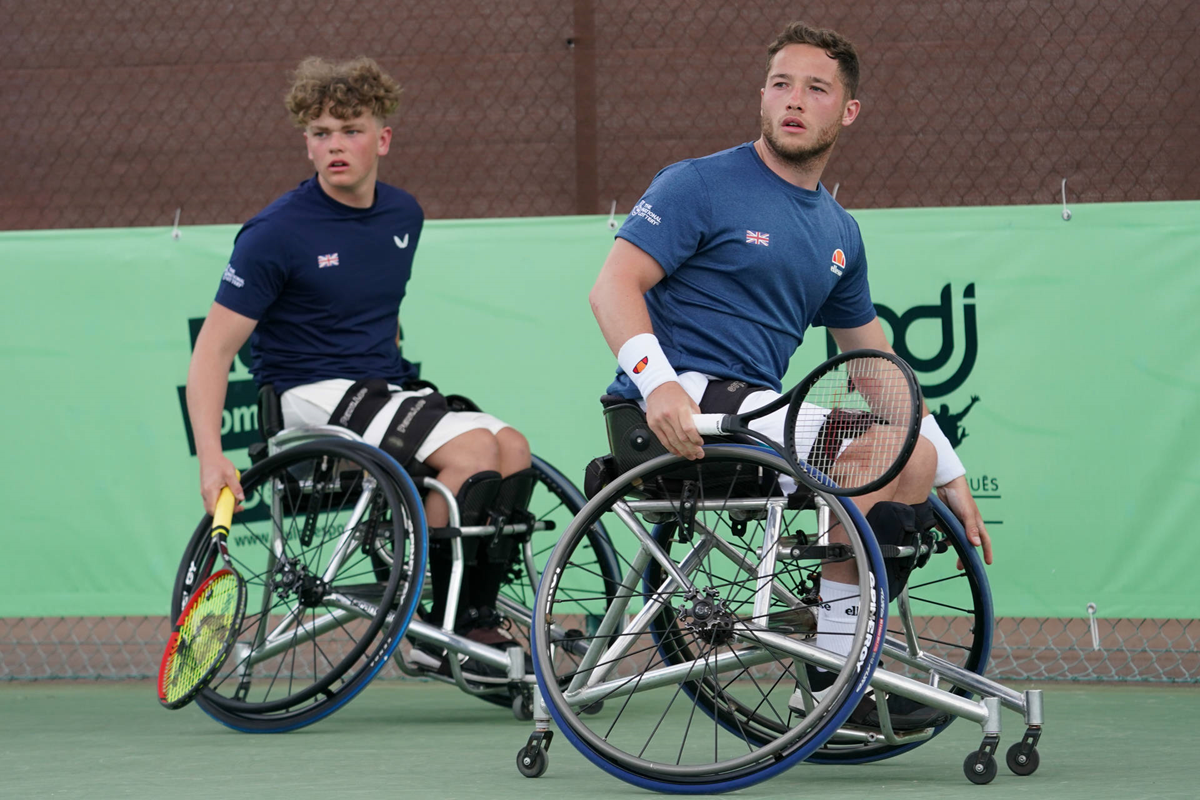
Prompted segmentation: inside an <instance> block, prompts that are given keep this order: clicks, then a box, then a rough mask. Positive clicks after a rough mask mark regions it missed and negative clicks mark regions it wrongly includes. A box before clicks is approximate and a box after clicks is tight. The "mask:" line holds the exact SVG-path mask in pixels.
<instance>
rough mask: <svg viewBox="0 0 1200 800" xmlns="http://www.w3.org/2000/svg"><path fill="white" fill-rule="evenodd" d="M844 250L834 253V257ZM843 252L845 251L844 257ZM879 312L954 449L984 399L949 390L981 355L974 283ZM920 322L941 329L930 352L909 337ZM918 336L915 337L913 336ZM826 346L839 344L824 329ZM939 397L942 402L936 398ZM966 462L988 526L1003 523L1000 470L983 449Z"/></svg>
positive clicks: (831, 350)
mask: <svg viewBox="0 0 1200 800" xmlns="http://www.w3.org/2000/svg"><path fill="white" fill-rule="evenodd" d="M839 253H841V251H840V250H838V251H836V252H835V253H834V261H835V262H836V260H837V255H838V254H839ZM844 258H845V256H844V255H843V260H844ZM956 299H957V301H958V305H959V306H961V323H960V324H959V326H956V325H955V318H954V317H955V315H954V311H955V304H956V303H955V300H956ZM875 312H876V313H877V314H878V315H879V319H880V321H881V322H882V323H883V326H884V328H885V331H887V332H890V334H891V337H890V338H891V342H892V349H893V350H895V351H896V355H898V356H900V357H901V358H903V359H904V360H905V361H907V362H908V364H909V366H911V367H912V368H913V372H915V373H916V375H917V380H918V381H920V383H921V391H922V393H923V394H924V395H925V404H926V405H927V406H929V411H930V413H932V414H933V416H934V418H935V419H937V422H938V427H939V428H941V429H942V433H944V434H946V438H947V439H949V440H950V444H952V445H953V446H954V448H955V450H958V449H959V448H960V447H961V446H962V445H963V444H964V442H966V440H967V439H968V437H969V436H970V430H969V426H968V424H967V422H966V419H967V415H968V414H970V413H971V411H972V410H973V409H974V408H975V407H976V405H977V404H979V403H981V402H982V400H981V398H980V396H979V395H977V394H974V393H972V394H970V395H969V399H968V400H967V401H965V402H964V401H962V400H957V401H956V400H954V399H953V398H951V397H950V395H952V394H954V393H955V392H958V391H959V390H960V389H968V390H969V387H968V386H967V383H968V381H969V380H970V377H971V373H972V372H973V371H974V369H975V360H976V357H977V356H978V355H979V330H978V327H977V324H976V317H975V284H974V283H969V284H967V285H966V287H965V288H964V289H963V290H962V292H961V294H959V296H958V298H955V292H954V290H953V287H952V286H951V284H949V283H947V284H946V285H945V286H943V287H942V288H941V291H940V292H939V293H938V299H937V302H936V303H933V304H929V305H915V306H912V307H910V308H907V309H904V310H903V311H899V312H898V311H894V310H893V309H892V308H891V307H889V306H886V305H884V304H882V303H876V304H875ZM917 323H922V324H923V327H927V326H928V325H929V324H930V323H932V324H933V325H934V326H935V329H936V330H937V331H939V332H940V336H939V337H937V339H936V340H935V341H937V342H939V343H938V344H936V346H935V348H933V352H932V354H931V355H924V354H923V353H924V352H928V351H923V353H922V354H919V353H917V352H915V351H914V348H913V347H912V345H911V343H910V341H909V339H910V334H911V331H912V328H913V326H914V325H915V324H917ZM913 338H915V337H913ZM825 341H826V350H827V352H828V354H829V356H830V357H832V356H833V355H834V354H836V353H837V344H836V343H834V341H833V336H831V335H829V334H828V333H826V336H825ZM934 400H940V402H936V403H935V402H933V401H934ZM960 456H961V458H962V459H963V463H964V464H965V465H966V467H967V483H968V484H969V485H970V487H971V494H972V495H973V496H974V497H975V500H976V502H977V503H978V504H979V508H980V511H981V512H982V513H983V517H984V523H985V524H987V525H1001V524H1003V519H1002V514H1001V513H1000V510H999V506H998V504H997V503H996V502H995V501H999V500H1000V499H1001V489H1002V484H1003V481H1002V480H1001V478H1000V477H999V476H997V475H995V474H994V473H992V472H989V471H988V470H987V465H986V463H985V459H986V454H985V453H969V452H964V453H961V454H960Z"/></svg>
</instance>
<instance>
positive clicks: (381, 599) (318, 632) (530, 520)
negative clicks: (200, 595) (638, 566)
mask: <svg viewBox="0 0 1200 800" xmlns="http://www.w3.org/2000/svg"><path fill="white" fill-rule="evenodd" d="M259 409H260V412H259V413H260V416H259V419H260V428H261V430H262V433H263V437H264V440H265V443H264V444H263V445H258V446H256V447H255V448H253V449H252V456H251V460H252V461H253V462H254V463H253V465H252V466H251V467H250V468H249V469H248V470H246V472H245V473H244V474H243V476H242V485H243V488H244V489H245V492H246V498H247V500H246V503H245V506H246V508H245V510H244V511H242V512H239V513H238V514H237V515H235V517H234V521H233V530H232V531H231V533H230V536H229V542H228V543H229V548H230V552H231V555H232V557H233V558H234V561H235V563H236V564H238V567H239V571H241V572H242V574H243V577H244V578H245V579H246V582H247V587H248V590H249V600H248V604H247V605H248V607H247V612H246V618H245V621H244V622H243V626H242V631H241V634H240V635H239V639H238V641H237V643H236V644H235V645H234V648H233V651H232V653H231V655H230V657H229V658H228V660H227V662H226V664H225V665H223V666H222V669H221V671H220V672H219V673H218V675H217V676H216V677H215V678H214V679H213V680H212V681H211V682H210V683H209V685H208V686H207V687H205V688H204V689H203V690H202V691H201V693H200V694H199V695H198V697H197V698H196V702H197V704H198V705H199V706H200V707H201V708H202V709H203V710H204V711H205V712H206V713H207V714H209V715H210V716H212V717H213V718H214V719H216V720H218V721H219V722H221V723H223V724H225V725H228V726H229V727H232V728H235V729H237V730H242V731H247V732H283V731H288V730H293V729H296V728H299V727H303V726H305V725H309V724H311V723H313V722H316V721H318V720H320V719H322V718H324V717H326V716H328V715H329V714H331V713H333V712H334V711H336V710H337V709H338V708H340V707H341V706H342V705H344V704H345V703H347V702H349V700H351V699H352V698H353V697H354V696H355V695H357V694H358V693H359V692H360V691H361V690H362V689H363V688H364V687H365V686H366V685H367V684H368V683H369V682H370V681H371V679H372V678H374V677H375V675H376V674H378V672H379V671H380V670H381V669H382V668H383V667H384V666H385V665H386V664H387V663H388V662H389V660H391V661H392V662H394V663H395V665H396V667H397V668H398V669H399V670H400V671H401V672H403V673H405V674H407V675H410V676H414V677H424V678H430V679H434V680H440V681H445V682H448V683H452V684H455V685H457V686H458V687H459V688H460V689H461V690H462V691H464V692H466V693H468V694H471V695H475V696H478V697H480V699H483V700H486V701H488V702H491V703H495V704H498V705H502V706H505V707H510V708H511V709H512V711H513V713H514V715H515V716H516V717H517V718H518V719H524V720H528V719H530V718H531V717H532V704H533V696H534V694H535V692H534V691H533V687H534V683H535V678H534V676H533V674H532V672H528V671H527V668H526V666H527V665H526V661H527V659H526V657H525V655H524V652H525V650H523V649H522V648H520V647H508V648H504V649H501V648H499V647H493V646H489V645H485V644H480V643H478V642H476V641H473V640H471V639H469V638H467V637H466V636H465V635H460V634H458V633H455V626H454V624H453V623H454V621H455V620H456V619H458V613H457V612H458V602H459V597H460V592H461V589H462V586H463V580H464V575H465V573H466V572H467V569H468V565H467V564H466V560H465V559H464V547H463V543H464V541H467V540H470V539H474V540H477V541H478V542H479V544H478V545H477V547H478V548H484V547H495V545H496V544H497V543H501V542H503V541H504V540H505V539H507V540H510V541H511V542H512V545H511V546H510V547H509V548H507V549H508V550H510V551H512V552H513V553H514V554H515V556H516V557H515V558H513V560H512V563H510V564H509V567H508V571H507V573H506V575H505V578H504V580H503V583H502V586H501V590H500V595H499V597H498V598H497V601H496V606H497V610H498V611H499V612H500V614H501V616H502V617H503V618H504V620H505V623H504V624H505V626H506V627H508V628H509V630H510V631H511V633H512V634H513V636H514V639H515V640H516V642H517V643H519V644H522V645H523V647H524V648H525V649H528V648H529V641H528V639H529V636H528V631H529V628H530V625H531V622H532V618H531V614H532V611H531V607H532V601H533V597H534V592H535V589H536V585H537V580H538V576H539V567H540V561H542V560H544V558H545V556H546V553H547V552H548V551H549V550H550V548H551V545H552V543H553V539H554V538H556V537H557V532H556V529H557V530H559V531H561V526H565V524H566V523H567V522H569V520H570V519H571V518H572V517H573V516H574V514H575V513H576V512H577V511H578V510H579V509H580V508H582V506H583V504H584V502H585V501H584V498H583V496H582V494H581V493H580V492H579V490H578V489H577V488H576V487H575V486H574V485H573V484H572V483H571V482H570V481H569V480H568V479H567V478H566V477H565V476H563V475H562V473H560V472H559V471H558V470H556V469H554V468H553V467H552V466H550V465H549V464H548V463H546V462H545V461H543V460H542V459H540V458H538V457H537V456H534V457H533V466H532V470H533V472H534V473H535V475H536V480H535V482H534V485H533V489H532V493H531V497H529V502H528V503H525V504H522V505H524V507H522V508H506V509H503V510H502V513H499V514H497V513H494V510H493V509H490V508H484V509H480V508H476V509H475V512H476V513H475V516H476V517H479V516H480V512H481V511H482V513H483V516H484V517H488V516H489V515H490V519H489V520H488V524H478V525H468V526H464V525H462V524H461V521H462V515H463V510H464V504H465V505H466V506H471V505H475V506H477V505H478V503H479V498H478V496H477V494H478V493H476V494H472V492H471V490H470V489H465V490H464V492H461V493H460V494H459V495H456V494H455V493H453V492H451V491H450V490H449V489H448V488H447V487H446V486H445V485H443V484H442V483H440V482H438V481H437V480H435V479H434V478H433V477H432V475H430V474H425V475H419V476H418V475H413V474H410V472H409V471H406V470H405V469H403V468H402V467H401V466H400V465H399V464H398V463H397V462H396V461H395V460H394V459H392V458H391V457H390V456H388V455H387V454H386V453H384V452H383V451H382V450H380V449H378V448H376V447H372V446H370V445H367V444H366V443H365V442H363V440H362V439H361V437H359V436H358V435H357V434H355V433H353V432H352V431H349V430H347V429H345V428H341V427H337V426H331V425H321V426H308V427H300V428H291V429H282V421H281V420H282V417H281V413H280V411H279V406H278V398H277V396H275V395H274V393H273V391H271V390H270V389H269V388H267V387H264V390H263V392H261V393H260V402H259ZM419 468H420V467H419V465H418V469H419ZM418 486H420V487H422V488H424V489H425V490H426V491H427V492H436V493H437V494H439V495H440V496H441V497H443V498H444V499H445V501H446V503H447V505H448V507H449V524H448V526H447V527H445V528H441V529H434V530H430V529H428V528H427V526H426V523H425V518H424V512H423V507H422V499H421V492H420V491H419V489H418ZM484 502H490V501H484ZM210 520H211V517H207V516H206V517H205V518H204V519H202V520H201V522H200V523H199V525H198V526H197V528H196V532H195V534H194V535H193V537H192V539H191V541H190V542H189V544H188V547H187V550H186V552H185V554H184V558H183V560H182V563H181V565H180V568H179V572H178V576H177V578H176V583H175V589H174V592H173V595H172V608H171V613H172V616H173V617H174V616H175V615H178V613H179V611H180V609H182V607H183V606H184V605H185V604H186V602H187V599H188V596H189V595H190V593H191V591H192V590H193V589H194V588H195V587H197V586H198V585H199V584H200V583H202V582H203V580H204V579H205V577H207V575H208V574H209V573H210V572H211V571H212V570H213V569H214V567H217V568H219V562H218V560H217V553H216V551H215V549H214V548H213V547H212V546H211V543H210V541H209V537H208V536H207V530H208V527H209V525H210ZM431 538H437V539H441V540H443V541H446V542H447V543H448V545H449V548H450V551H451V558H450V576H449V586H448V589H447V594H446V598H445V602H444V613H443V615H442V619H432V618H429V615H428V613H427V612H426V611H425V610H424V609H427V608H428V604H430V603H431V601H432V599H433V598H432V596H431V595H432V592H431V590H430V587H429V583H430V582H429V581H428V580H427V579H426V578H427V568H428V551H429V542H430V539H431ZM587 548H588V549H590V552H591V553H592V556H593V558H592V564H593V567H594V568H595V569H596V570H597V572H598V573H600V574H605V575H610V574H611V575H612V576H613V579H614V580H615V579H616V576H615V569H616V558H615V555H614V554H613V552H612V547H611V544H610V543H609V541H608V539H607V535H606V534H605V532H604V530H603V528H597V529H595V530H593V531H592V532H591V534H590V536H589V542H588V545H587ZM419 609H422V610H420V611H419ZM561 634H562V637H563V641H561V642H560V645H561V649H563V650H564V651H566V652H569V651H570V650H571V649H572V646H573V645H572V642H571V641H570V640H569V639H570V636H571V635H573V634H572V633H571V632H565V631H564V632H561ZM404 640H407V642H408V646H407V647H405V648H401V647H400V644H401V642H402V641H404ZM417 643H421V644H423V645H424V647H425V648H426V650H427V651H430V650H432V651H433V652H438V651H445V653H446V655H445V657H444V658H442V659H441V663H440V665H439V668H437V669H434V668H433V667H432V665H430V664H428V663H426V664H425V665H424V666H421V665H419V664H420V662H419V660H417V659H413V658H411V656H412V655H413V652H414V651H413V649H412V647H413V646H415V645H416V644H417ZM467 658H470V659H474V660H475V661H476V662H477V663H478V664H484V665H487V666H488V667H491V668H492V672H493V673H496V674H494V675H492V676H482V675H478V674H475V673H468V672H465V671H464V670H463V668H462V663H461V662H462V661H465V660H466V659H467ZM501 676H502V677H501Z"/></svg>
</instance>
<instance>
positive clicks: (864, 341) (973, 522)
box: [829, 317, 992, 569]
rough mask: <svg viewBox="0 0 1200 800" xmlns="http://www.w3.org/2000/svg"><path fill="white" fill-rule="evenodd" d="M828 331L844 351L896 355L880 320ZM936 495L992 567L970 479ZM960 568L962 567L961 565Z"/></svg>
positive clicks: (924, 411) (923, 412) (926, 412)
mask: <svg viewBox="0 0 1200 800" xmlns="http://www.w3.org/2000/svg"><path fill="white" fill-rule="evenodd" d="M829 332H830V334H832V335H833V340H834V341H835V342H837V345H838V347H839V348H840V349H841V350H842V351H843V352H845V351H846V350H859V349H863V348H866V349H870V350H882V351H884V352H885V353H892V352H895V351H893V350H892V345H891V343H890V342H888V340H887V337H886V336H885V335H884V333H883V326H882V325H880V324H879V318H878V317H877V318H875V319H873V320H871V321H870V322H868V323H867V324H866V325H860V326H859V327H857V328H830V329H829ZM921 415H922V416H928V415H929V409H928V408H926V407H925V403H924V401H922V403H921ZM937 493H938V497H940V498H941V499H942V502H944V503H945V504H946V505H947V506H949V507H950V510H951V511H953V512H954V515H955V516H956V517H958V518H959V520H961V521H962V524H963V530H964V531H965V532H966V534H967V538H968V539H969V540H970V541H971V544H973V545H975V546H976V547H981V548H983V560H984V562H985V563H988V564H991V563H992V540H991V537H990V536H988V532H987V527H986V526H985V525H984V523H983V515H982V514H981V513H980V511H979V506H978V505H977V504H976V503H975V498H974V497H972V496H971V487H970V484H969V483H968V482H967V476H966V475H960V476H959V477H957V478H955V479H953V480H952V481H950V482H949V483H947V484H945V485H943V486H939V487H937ZM959 568H960V569H961V568H962V564H961V562H960V563H959Z"/></svg>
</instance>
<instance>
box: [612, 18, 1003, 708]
mask: <svg viewBox="0 0 1200 800" xmlns="http://www.w3.org/2000/svg"><path fill="white" fill-rule="evenodd" d="M858 74H859V68H858V56H857V54H856V52H855V50H854V46H853V45H852V44H851V43H850V42H849V41H847V40H846V39H845V38H844V37H842V36H841V35H839V34H837V33H835V32H834V31H829V30H818V29H813V28H810V27H808V26H807V25H804V24H803V23H793V24H791V25H789V26H788V27H787V28H786V29H785V30H784V31H783V32H782V33H781V34H780V36H779V37H778V38H777V39H776V40H775V41H774V42H773V43H772V44H771V46H770V47H769V48H768V51H767V75H766V84H765V85H764V86H763V88H762V89H761V90H760V93H761V98H762V101H761V109H760V116H761V123H762V135H761V136H760V137H759V139H758V140H757V141H754V142H750V143H747V144H743V145H739V146H738V147H734V148H732V149H730V150H725V151H722V152H720V153H715V154H713V155H710V156H706V157H704V158H699V159H692V160H688V161H682V162H680V163H678V164H673V165H671V166H669V167H667V168H666V169H664V170H662V171H661V172H660V173H659V174H658V175H657V176H655V178H654V181H653V182H652V183H651V185H650V188H649V189H647V190H646V193H645V194H644V195H643V196H642V199H641V200H640V201H639V202H638V203H637V205H636V206H635V207H634V209H633V211H632V212H631V213H630V215H629V217H628V218H627V219H626V221H625V223H624V225H623V226H622V228H621V229H620V231H619V232H618V233H617V239H616V241H615V242H614V244H613V248H612V250H611V252H610V253H609V255H608V258H607V260H606V261H605V263H604V266H603V268H602V269H601V272H600V276H599V278H598V279H597V281H596V285H595V287H594V288H593V289H592V292H591V295H590V300H591V304H592V310H593V312H594V313H595V315H596V319H597V321H598V322H599V324H600V329H601V331H602V332H603V333H604V337H605V339H606V340H607V342H608V345H609V347H611V348H612V351H613V353H614V354H616V356H617V361H618V365H619V369H618V372H617V377H616V380H615V381H614V382H613V384H612V385H611V386H610V387H609V390H608V391H609V393H610V394H614V395H618V396H620V397H624V398H626V399H631V400H639V401H640V402H642V403H643V405H644V407H645V410H646V417H647V421H648V423H649V425H650V428H651V429H652V430H653V431H654V433H655V434H656V435H657V436H658V438H659V439H660V440H661V441H662V443H663V445H664V446H665V447H666V448H667V449H668V450H669V451H670V452H672V453H674V454H675V455H679V456H683V457H686V458H689V459H698V458H703V455H704V454H703V451H702V450H701V445H702V439H701V437H700V435H699V434H698V433H697V432H696V427H695V425H694V423H693V421H692V415H693V414H696V413H700V412H701V411H702V410H703V411H704V412H706V413H740V412H746V411H749V410H752V409H754V408H758V407H761V406H763V405H765V404H766V403H768V402H770V401H771V400H773V399H775V398H776V397H778V396H779V394H778V393H779V392H780V391H781V390H782V378H783V375H784V373H785V372H786V370H787V366H788V361H789V360H790V358H791V356H792V354H793V353H794V352H795V350H796V348H797V347H799V346H800V343H801V341H802V340H803V337H804V332H805V330H806V329H807V328H808V327H809V326H810V325H824V326H826V327H828V328H829V330H830V333H831V334H832V335H833V338H834V340H835V341H836V342H837V344H838V346H839V347H840V348H841V349H842V350H843V351H845V350H855V349H859V348H870V349H874V350H883V351H887V352H891V349H892V348H891V346H890V345H889V343H888V341H887V338H886V337H885V336H884V333H883V329H882V327H881V326H880V324H879V320H878V319H877V318H876V316H875V308H874V306H873V304H872V302H871V296H870V290H869V288H868V285H867V261H866V255H865V252H864V249H863V243H862V238H861V236H860V234H859V230H858V224H857V223H856V222H855V221H854V218H853V217H851V216H850V215H849V214H848V213H847V212H846V211H845V210H843V209H842V208H841V207H840V206H839V205H838V204H837V203H836V202H835V201H834V199H833V198H832V197H831V196H830V194H829V193H828V192H827V191H826V190H825V188H824V187H823V186H822V185H821V183H820V178H821V173H822V172H823V171H824V169H825V165H826V163H827V162H828V161H829V157H830V155H831V153H832V151H833V146H834V144H835V143H836V142H837V138H838V135H839V134H840V133H841V130H842V128H845V127H849V126H850V125H851V124H853V122H854V120H855V119H857V117H858V114H859V110H860V107H861V104H860V102H859V101H858V100H857V99H855V93H856V91H857V88H858ZM924 413H925V418H924V420H923V421H922V425H921V432H922V436H921V438H920V439H919V440H918V442H917V446H916V448H915V450H914V452H913V455H912V457H911V459H910V460H909V462H908V464H907V465H906V467H905V468H904V470H903V471H902V472H901V474H900V475H899V476H898V477H897V478H896V479H895V480H894V481H893V482H892V483H890V484H889V485H887V486H885V487H884V488H883V489H880V490H879V491H877V492H873V493H871V494H869V495H864V496H861V497H857V498H855V502H856V504H857V505H858V506H859V508H860V509H861V510H862V511H863V513H864V514H866V515H867V519H868V521H869V522H870V523H871V525H872V529H873V530H874V531H875V532H876V534H877V536H878V538H879V539H880V540H881V541H889V540H896V539H898V538H899V537H900V536H901V535H903V531H902V530H896V529H895V528H896V527H897V526H898V525H900V524H901V522H900V519H901V518H902V517H903V516H904V515H905V514H907V515H908V519H909V520H912V519H913V514H912V512H909V511H907V509H903V508H902V505H907V506H912V507H913V509H914V511H915V519H916V520H917V521H918V522H917V524H919V525H930V524H931V513H930V510H929V508H928V502H927V498H928V496H929V492H930V489H931V487H932V486H937V487H938V492H939V494H940V495H941V497H942V499H943V500H944V501H945V502H946V503H947V505H949V506H950V508H951V509H952V510H953V511H954V513H955V514H956V515H957V516H958V517H959V519H961V520H962V521H963V523H964V528H965V529H966V532H967V536H968V537H969V538H970V540H971V541H972V542H973V543H974V544H975V545H976V546H982V548H983V551H984V559H985V560H986V561H987V563H989V564H990V563H991V543H990V540H989V539H988V535H987V531H986V530H985V528H984V525H983V520H982V518H981V516H980V514H979V509H978V507H977V506H976V505H975V501H974V499H973V498H972V497H971V492H970V489H969V487H968V485H967V480H966V477H965V473H966V470H965V469H964V468H963V466H962V463H961V462H960V461H959V460H958V458H957V457H956V456H955V455H954V449H953V448H952V447H951V446H950V443H949V441H948V440H947V439H946V437H945V436H944V435H943V434H942V432H941V431H940V430H939V429H938V427H937V423H936V421H935V420H934V418H933V417H932V416H930V415H929V412H928V410H924ZM760 423H762V428H761V430H762V432H763V433H765V434H766V435H768V436H770V437H771V438H772V439H774V440H775V441H782V440H783V411H780V412H778V413H777V414H773V415H771V416H769V417H766V418H764V419H763V420H761V421H760ZM833 534H834V535H835V536H836V534H837V532H836V531H834V532H833ZM856 574H857V572H856V569H855V567H854V565H853V564H850V563H845V562H843V563H831V564H826V565H825V566H824V568H823V572H822V576H821V606H820V609H819V613H818V635H817V645H818V646H819V647H822V648H824V649H826V650H830V651H832V652H835V653H839V654H841V655H843V656H845V655H847V654H848V652H849V648H850V638H851V637H850V636H847V635H846V633H847V632H851V633H852V632H853V630H854V627H855V615H856V608H857V605H858V598H857V595H858V587H857V585H856V581H857V578H856ZM810 672H816V671H815V670H810ZM828 676H829V673H817V674H814V675H813V676H812V679H813V680H812V682H813V685H814V687H819V686H821V684H822V683H825V682H826V681H827V680H828ZM889 708H890V710H891V717H892V722H893V725H894V726H895V727H897V728H903V729H914V728H923V727H928V726H930V725H935V724H939V723H940V722H941V721H944V717H942V716H941V715H940V713H939V712H935V711H934V710H932V709H929V708H926V707H924V706H920V705H917V704H915V703H912V702H910V701H907V700H904V699H903V698H893V699H891V700H889ZM851 719H852V720H853V721H856V722H861V723H863V724H873V722H872V720H876V721H877V720H878V715H877V712H876V711H875V708H874V703H873V702H864V703H863V704H861V705H860V707H859V708H858V709H857V710H856V711H855V716H854V717H852V718H851Z"/></svg>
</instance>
